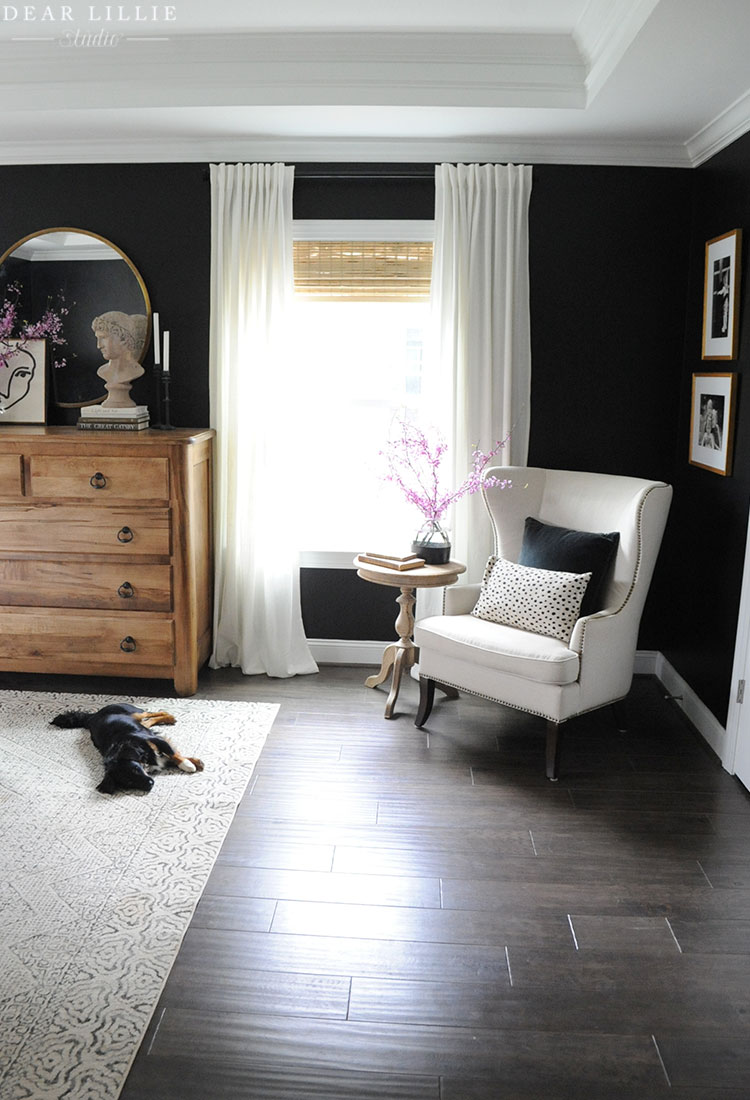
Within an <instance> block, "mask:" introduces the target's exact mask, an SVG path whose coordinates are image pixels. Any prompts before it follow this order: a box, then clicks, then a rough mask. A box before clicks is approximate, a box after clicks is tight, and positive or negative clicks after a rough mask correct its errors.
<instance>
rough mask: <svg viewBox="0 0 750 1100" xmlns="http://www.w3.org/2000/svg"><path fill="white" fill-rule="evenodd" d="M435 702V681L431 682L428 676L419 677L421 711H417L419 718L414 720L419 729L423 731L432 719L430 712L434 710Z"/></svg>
mask: <svg viewBox="0 0 750 1100" xmlns="http://www.w3.org/2000/svg"><path fill="white" fill-rule="evenodd" d="M434 702H435V681H434V680H429V679H428V678H427V677H426V676H420V677H419V709H418V710H417V717H416V718H415V719H414V725H415V726H417V728H418V729H421V728H422V726H423V725H424V724H425V722H426V721H427V719H428V718H429V717H430V711H431V710H432V704H433V703H434Z"/></svg>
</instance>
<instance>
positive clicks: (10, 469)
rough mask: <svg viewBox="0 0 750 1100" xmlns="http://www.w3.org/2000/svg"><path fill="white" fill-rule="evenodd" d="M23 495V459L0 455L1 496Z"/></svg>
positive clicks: (16, 456)
mask: <svg viewBox="0 0 750 1100" xmlns="http://www.w3.org/2000/svg"><path fill="white" fill-rule="evenodd" d="M20 496H23V459H22V458H21V456H20V455H0V497H20Z"/></svg>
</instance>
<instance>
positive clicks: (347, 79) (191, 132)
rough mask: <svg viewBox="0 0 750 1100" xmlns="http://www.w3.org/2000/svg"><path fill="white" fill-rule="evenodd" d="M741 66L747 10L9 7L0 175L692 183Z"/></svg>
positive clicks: (732, 128) (745, 76) (402, 3)
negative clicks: (36, 170)
mask: <svg viewBox="0 0 750 1100" xmlns="http://www.w3.org/2000/svg"><path fill="white" fill-rule="evenodd" d="M749 57H750V2H749V0H710V3H709V2H708V0H377V3H363V0H358V2H356V0H314V2H313V0H276V2H275V3H269V0H214V3H213V4H211V3H209V2H208V0H174V3H172V4H168V3H167V4H165V3H154V2H153V0H149V2H147V3H141V4H140V5H138V4H135V3H128V2H123V3H121V4H117V3H91V2H89V0H86V2H85V3H84V2H79V0H69V2H67V3H57V2H55V3H44V2H40V3H29V2H28V0H15V2H13V3H11V2H9V3H6V2H5V0H3V2H2V3H1V4H0V88H1V89H2V103H3V109H2V114H0V163H5V164H21V163H43V162H47V163H65V162H97V161H101V162H117V161H157V162H158V161H183V160H187V161H207V160H231V161H234V160H260V159H262V160H288V161H292V160H297V161H302V160H317V161H324V160H332V161H336V160H344V161H357V160H363V161H380V160H383V161H439V160H452V161H458V160H471V161H476V160H490V161H492V160H494V161H505V160H514V161H523V160H526V161H529V162H537V163H539V162H545V161H546V162H566V163H590V164H642V165H643V164H650V165H667V166H678V167H684V166H692V165H696V164H700V163H702V162H703V161H704V160H706V159H707V158H708V157H710V156H712V155H713V154H714V153H715V152H717V151H718V150H719V149H721V148H723V147H724V146H725V145H727V144H728V143H729V142H730V141H733V140H734V139H735V138H737V137H739V136H740V135H741V134H743V133H745V132H746V131H747V130H748V129H750V61H749V60H748V58H749Z"/></svg>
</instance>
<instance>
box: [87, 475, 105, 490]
mask: <svg viewBox="0 0 750 1100" xmlns="http://www.w3.org/2000/svg"><path fill="white" fill-rule="evenodd" d="M106 484H107V479H106V477H105V476H104V474H100V473H96V474H94V476H93V477H90V478H89V485H91V486H92V488H94V489H103V488H104V487H105V486H106Z"/></svg>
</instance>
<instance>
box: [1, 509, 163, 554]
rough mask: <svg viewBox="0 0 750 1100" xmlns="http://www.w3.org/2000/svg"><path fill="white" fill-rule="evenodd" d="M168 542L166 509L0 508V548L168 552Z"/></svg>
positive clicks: (138, 552) (29, 551) (134, 552)
mask: <svg viewBox="0 0 750 1100" xmlns="http://www.w3.org/2000/svg"><path fill="white" fill-rule="evenodd" d="M170 543H171V540H170V513H169V509H168V508H133V507H132V506H130V507H122V508H97V509H95V510H92V509H90V508H88V507H84V506H76V505H72V504H35V505H29V506H21V505H6V506H0V552H2V551H5V552H6V553H14V552H15V553H32V552H39V551H46V552H49V553H55V554H68V553H77V554H125V555H131V554H152V555H159V556H168V555H169V553H170Z"/></svg>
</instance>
